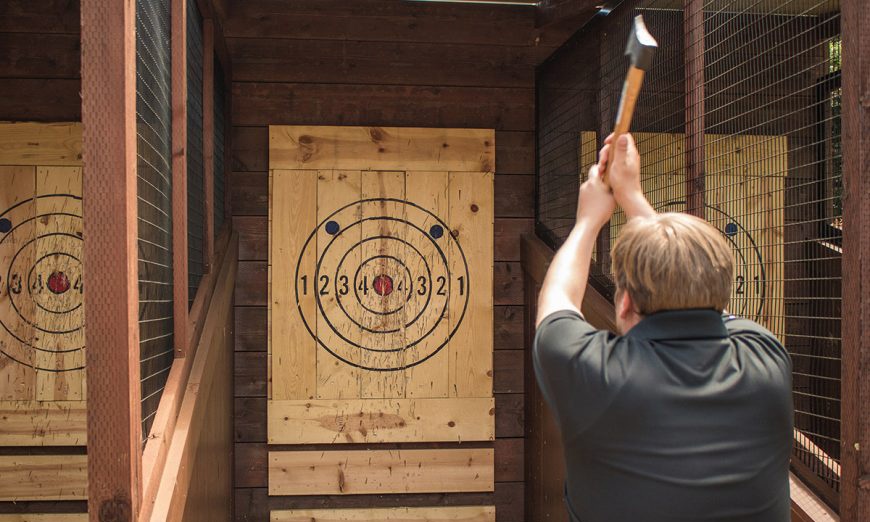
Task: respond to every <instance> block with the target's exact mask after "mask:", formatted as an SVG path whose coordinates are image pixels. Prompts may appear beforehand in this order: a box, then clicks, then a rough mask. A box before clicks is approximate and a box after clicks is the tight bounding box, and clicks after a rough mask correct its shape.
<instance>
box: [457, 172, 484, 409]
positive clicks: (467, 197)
mask: <svg viewBox="0 0 870 522" xmlns="http://www.w3.org/2000/svg"><path fill="white" fill-rule="evenodd" d="M493 178H494V176H493V174H492V173H491V172H481V173H457V172H451V173H450V185H449V186H450V211H449V217H448V225H449V226H450V233H451V234H452V235H453V237H454V238H455V239H456V240H457V241H458V244H459V245H461V248H462V252H460V251H459V250H458V249H457V248H451V250H450V252H449V256H450V265H451V272H453V273H462V267H463V264H464V263H467V265H466V266H467V270H468V281H467V284H468V291H469V296H468V301H467V308H466V309H465V313H464V317H456V316H455V315H451V316H450V317H449V319H450V325H451V329H455V331H456V333H455V334H454V335H453V338H452V339H451V350H450V381H449V383H450V386H449V392H450V396H451V397H488V396H491V395H492V304H493V297H492V288H493V287H492V285H493V277H494V276H493V272H492V267H491V260H492V258H493V253H492V249H493V244H492V241H491V239H490V238H491V235H490V234H491V233H492V228H493V220H494V217H493V215H494V214H493V213H494V208H493V185H492V183H493ZM452 245H453V244H452V243H451V246H452ZM459 297H461V296H460V295H459V292H451V295H450V299H451V300H454V299H458V298H459ZM458 308H459V307H451V309H453V310H457V309H458ZM460 320H461V321H462V322H461V323H458V321H460Z"/></svg>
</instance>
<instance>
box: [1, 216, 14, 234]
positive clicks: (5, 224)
mask: <svg viewBox="0 0 870 522" xmlns="http://www.w3.org/2000/svg"><path fill="white" fill-rule="evenodd" d="M10 230H12V222H11V221H9V220H8V219H6V218H3V219H0V232H3V233H4V234H5V233H6V232H9V231H10Z"/></svg>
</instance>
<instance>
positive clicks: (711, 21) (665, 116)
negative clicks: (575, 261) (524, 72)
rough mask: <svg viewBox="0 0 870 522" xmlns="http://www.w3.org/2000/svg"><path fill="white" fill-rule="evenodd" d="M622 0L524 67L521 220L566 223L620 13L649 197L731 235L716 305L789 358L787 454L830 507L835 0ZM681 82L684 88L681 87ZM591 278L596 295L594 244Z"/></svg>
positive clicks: (613, 58) (615, 225) (619, 33)
mask: <svg viewBox="0 0 870 522" xmlns="http://www.w3.org/2000/svg"><path fill="white" fill-rule="evenodd" d="M686 3H687V5H689V6H690V7H689V9H687V10H684V9H683V6H684V1H683V0H646V1H637V0H627V1H625V2H623V3H622V4H620V5H619V6H618V7H617V8H616V9H614V10H613V11H612V12H611V13H609V14H608V15H607V16H603V15H602V16H599V17H597V18H596V19H594V20H593V21H592V22H591V23H590V24H589V25H588V26H587V27H586V28H584V29H583V30H581V31H579V32H578V33H577V34H576V35H575V36H574V37H573V38H572V39H571V40H569V42H568V43H566V45H565V46H563V48H562V49H560V50H559V51H558V52H557V53H556V54H555V55H554V56H553V57H552V58H551V59H550V60H548V61H547V62H546V63H545V64H543V65H542V66H541V67H540V68H539V70H538V79H537V97H538V99H537V105H538V125H537V126H538V128H537V131H538V132H537V136H538V163H537V169H538V180H537V212H536V221H537V222H536V228H537V233H538V235H539V236H540V237H541V238H542V239H544V240H545V241H546V242H548V243H550V245H551V246H553V247H557V246H559V245H560V244H561V243H562V241H564V239H565V237H566V236H567V234H568V232H569V231H570V229H571V227H572V225H573V223H574V215H575V211H576V195H577V187H578V182H579V180H581V179H582V178H583V177H584V176H585V175H586V172H587V171H588V169H589V167H590V166H591V165H592V164H594V162H595V160H596V157H597V150H598V148H599V147H600V146H601V141H602V139H603V138H604V137H605V136H606V135H607V134H608V133H609V132H610V130H611V129H612V126H613V122H614V120H615V116H616V114H615V113H616V109H617V106H618V102H619V96H620V92H621V89H622V83H623V80H624V77H625V73H626V70H627V67H628V58H627V57H625V56H624V54H623V53H624V50H625V44H626V41H627V35H628V31H629V28H630V23H631V20H632V18H633V17H634V16H635V15H636V14H643V16H644V19H645V21H646V24H647V27H648V28H649V29H650V31H651V32H652V33H653V34H654V36H655V37H656V38H657V40H658V42H659V46H660V48H659V51H658V53H657V55H656V59H655V62H654V65H653V67H652V69H651V70H650V71H649V72H648V73H647V78H646V80H645V84H644V90H643V92H642V93H641V97H640V99H639V101H638V106H637V112H636V113H635V119H634V122H633V125H632V133H633V134H634V136H635V138H636V140H637V143H638V149H639V150H640V152H641V155H642V162H643V167H642V183H643V187H644V190H645V192H646V194H647V197H648V199H649V200H650V202H651V203H652V205H653V206H654V207H655V208H656V209H658V210H659V211H679V212H685V211H688V212H692V213H694V214H696V215H700V216H702V217H705V218H706V219H707V220H708V221H710V222H711V223H712V224H713V225H714V226H715V227H717V228H718V229H719V230H720V231H721V232H722V234H723V235H724V236H725V238H726V239H727V240H728V241H729V242H730V244H731V245H732V247H733V251H734V256H735V261H736V268H737V270H736V277H735V281H734V286H733V290H732V301H731V304H730V307H729V309H730V310H731V311H734V312H736V313H739V314H741V315H743V316H746V317H749V318H751V319H754V320H757V321H759V322H760V323H762V324H763V325H765V326H766V327H768V328H769V329H770V330H771V331H773V332H774V333H775V334H777V335H778V336H779V338H780V339H781V340H782V341H783V343H784V344H785V346H786V347H787V349H788V350H789V352H790V353H791V354H792V358H793V362H794V400H795V427H796V433H795V446H794V448H795V450H794V457H795V458H794V459H793V467H794V468H795V471H796V472H798V473H799V474H800V475H801V476H802V477H803V478H805V479H806V480H807V481H808V482H809V483H810V484H811V485H813V486H814V488H815V489H816V490H817V491H818V492H819V493H820V494H821V495H822V497H823V498H825V499H826V500H827V501H828V502H829V503H831V504H832V505H834V506H836V505H837V498H838V494H837V492H838V491H839V480H840V478H839V476H840V473H839V470H840V468H839V455H840V450H839V447H840V421H839V419H840V318H841V303H840V295H841V280H840V264H841V256H842V243H841V231H842V228H843V222H842V205H841V201H840V195H841V192H842V181H841V159H840V123H839V111H840V105H839V99H840V87H839V85H840V79H839V78H840V72H839V68H840V60H839V49H840V46H839V2H838V0H691V1H690V2H686ZM687 85H688V86H690V87H689V88H688V89H687ZM624 223H625V216H624V215H623V214H622V213H621V212H620V213H617V214H616V215H615V216H614V218H613V219H612V221H611V223H610V226H609V227H605V230H604V231H603V232H602V234H601V237H600V238H599V240H598V243H597V245H596V251H595V254H594V263H593V269H592V276H591V280H592V284H593V285H594V286H596V288H598V289H599V290H600V291H601V292H603V293H604V294H605V295H610V296H611V297H612V291H613V284H612V277H611V274H610V259H609V249H610V245H611V243H612V242H613V241H614V240H615V238H616V237H617V235H618V233H619V230H620V228H621V227H622V225H623V224H624Z"/></svg>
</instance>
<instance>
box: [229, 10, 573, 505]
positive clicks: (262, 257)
mask: <svg viewBox="0 0 870 522" xmlns="http://www.w3.org/2000/svg"><path fill="white" fill-rule="evenodd" d="M560 31H561V32H560V34H558V35H555V34H554V35H549V34H540V33H537V32H536V31H535V29H534V9H533V8H528V7H516V6H474V5H461V4H427V3H416V2H396V1H389V0H363V1H356V2H343V1H337V0H301V1H297V2H293V3H292V4H291V3H289V2H282V1H279V0H253V1H245V2H237V3H235V4H233V5H232V6H231V9H230V13H229V17H228V19H227V21H226V24H225V35H226V36H227V37H228V45H229V49H230V55H231V59H232V62H233V78H232V79H233V86H232V95H233V101H232V106H233V114H232V118H233V125H234V126H233V135H232V144H233V145H232V148H233V150H232V170H233V172H232V176H231V181H230V187H229V191H230V192H231V205H232V209H233V225H234V226H235V228H236V230H238V231H239V234H240V238H241V244H240V252H239V259H240V263H239V279H238V284H237V288H236V328H235V330H236V343H235V346H236V356H235V408H236V423H235V437H236V448H235V449H236V459H235V465H236V471H235V478H236V496H235V500H236V519H237V520H239V521H263V520H267V516H268V511H269V509H270V507H272V508H279V507H290V506H300V507H301V506H311V507H318V506H324V505H329V506H332V507H338V506H360V505H365V506H369V505H382V506H391V505H441V504H457V503H460V504H469V503H471V504H476V503H481V504H483V503H495V504H496V505H497V509H498V520H499V522H518V521H521V520H523V498H524V483H523V400H524V396H523V392H524V378H523V372H524V365H523V288H522V282H521V272H520V267H519V236H520V234H521V233H527V232H531V230H532V227H533V225H532V221H533V216H534V177H533V174H534V134H533V130H534V124H535V122H534V95H533V91H534V66H535V64H536V63H538V62H539V61H540V60H542V59H543V58H544V57H546V56H547V55H549V54H550V53H551V52H552V51H553V50H554V48H555V47H556V46H558V45H559V44H560V43H561V39H562V38H563V37H564V30H561V29H560ZM269 124H288V125H294V124H308V125H383V126H415V127H471V128H495V129H496V144H497V152H496V156H497V157H496V165H497V166H496V171H497V172H496V182H495V185H496V188H495V198H496V201H495V215H496V221H495V276H494V277H495V285H494V287H495V294H494V302H495V304H496V306H495V310H494V321H495V361H494V368H495V374H494V388H495V394H496V395H495V397H496V408H497V414H496V436H497V440H496V442H495V449H496V482H497V484H496V491H495V493H494V495H490V494H463V495H440V494H439V495H411V496H378V497H345V498H335V497H303V498H273V499H269V498H268V497H267V495H266V486H267V476H266V475H267V474H266V334H267V326H266V299H267V281H266V273H267V272H266V271H267V268H266V267H267V265H266V261H267V234H268V228H267V213H268V206H267V204H268V187H267V170H268V150H267V146H268V144H267V133H268V131H267V125H269Z"/></svg>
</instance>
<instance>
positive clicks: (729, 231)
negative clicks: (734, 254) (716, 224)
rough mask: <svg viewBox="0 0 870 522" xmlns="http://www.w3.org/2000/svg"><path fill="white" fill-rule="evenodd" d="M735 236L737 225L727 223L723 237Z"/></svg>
mask: <svg viewBox="0 0 870 522" xmlns="http://www.w3.org/2000/svg"><path fill="white" fill-rule="evenodd" d="M735 234H737V224H736V223H728V224H727V225H725V235H726V236H733V235H735Z"/></svg>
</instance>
